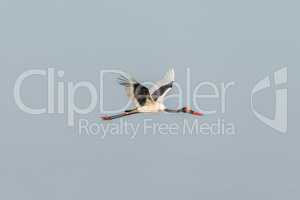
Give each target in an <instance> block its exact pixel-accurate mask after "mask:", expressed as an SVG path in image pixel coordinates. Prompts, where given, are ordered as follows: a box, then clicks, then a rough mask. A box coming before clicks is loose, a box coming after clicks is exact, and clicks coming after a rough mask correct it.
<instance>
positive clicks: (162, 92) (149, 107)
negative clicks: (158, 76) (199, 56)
mask: <svg viewBox="0 0 300 200" xmlns="http://www.w3.org/2000/svg"><path fill="white" fill-rule="evenodd" d="M174 81H175V73H174V70H173V69H171V70H169V71H168V72H167V74H166V75H165V76H164V78H163V79H162V80H160V81H158V82H157V83H156V84H155V85H154V86H153V87H152V88H150V90H149V89H148V88H147V87H145V86H143V85H142V84H140V83H139V82H137V81H136V80H135V79H134V78H132V77H131V76H130V75H128V74H125V75H121V76H120V78H119V84H120V85H123V86H124V87H125V90H126V93H127V96H128V97H129V99H130V100H132V101H133V102H134V104H135V108H133V109H131V110H126V111H125V112H124V113H121V114H119V115H114V116H105V117H102V119H104V120H111V119H115V118H119V117H123V116H127V115H132V114H137V113H154V112H163V111H165V112H171V113H179V112H184V113H190V114H194V115H202V113H199V112H194V111H192V110H191V109H189V108H187V107H184V108H182V109H178V110H171V109H167V108H166V107H165V106H164V104H163V101H164V97H165V96H166V95H167V93H168V92H169V91H170V90H171V89H172V87H173V82H174Z"/></svg>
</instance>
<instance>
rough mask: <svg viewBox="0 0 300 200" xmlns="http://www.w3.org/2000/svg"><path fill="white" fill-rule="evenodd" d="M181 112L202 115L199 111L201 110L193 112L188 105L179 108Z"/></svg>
mask: <svg viewBox="0 0 300 200" xmlns="http://www.w3.org/2000/svg"><path fill="white" fill-rule="evenodd" d="M181 112H183V113H189V114H192V115H197V116H201V115H203V113H201V112H195V111H193V110H192V109H191V108H190V107H183V108H182V109H181Z"/></svg>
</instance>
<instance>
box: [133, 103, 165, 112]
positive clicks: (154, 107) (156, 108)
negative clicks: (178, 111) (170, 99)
mask: <svg viewBox="0 0 300 200" xmlns="http://www.w3.org/2000/svg"><path fill="white" fill-rule="evenodd" d="M165 108H166V107H165V106H164V105H163V104H162V103H160V102H157V101H153V102H149V103H146V104H145V105H144V106H140V107H137V111H139V112H145V113H149V112H163V111H164V110H165Z"/></svg>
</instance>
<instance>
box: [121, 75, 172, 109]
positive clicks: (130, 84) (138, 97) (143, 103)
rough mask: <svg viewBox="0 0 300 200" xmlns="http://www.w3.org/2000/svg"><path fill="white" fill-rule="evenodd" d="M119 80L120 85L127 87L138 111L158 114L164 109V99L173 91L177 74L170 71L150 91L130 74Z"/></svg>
mask: <svg viewBox="0 0 300 200" xmlns="http://www.w3.org/2000/svg"><path fill="white" fill-rule="evenodd" d="M118 80H119V84H121V85H123V86H125V90H126V92H127V95H128V97H129V98H130V99H131V100H132V101H133V102H134V103H135V105H136V107H137V109H139V110H143V112H147V111H148V112H155V111H156V112H158V111H160V110H162V109H163V108H164V105H163V104H162V103H163V99H164V97H165V96H166V94H167V93H168V92H169V91H170V90H171V89H172V86H173V82H174V81H175V74H174V70H173V69H171V70H169V71H168V72H167V74H166V75H165V76H164V78H163V79H162V80H160V81H158V82H157V83H156V84H154V86H153V87H152V88H151V89H150V90H149V89H148V88H147V87H146V86H144V85H142V84H141V83H139V82H137V81H136V80H135V79H134V78H132V77H131V76H130V75H128V74H127V75H121V76H120V77H119V79H118Z"/></svg>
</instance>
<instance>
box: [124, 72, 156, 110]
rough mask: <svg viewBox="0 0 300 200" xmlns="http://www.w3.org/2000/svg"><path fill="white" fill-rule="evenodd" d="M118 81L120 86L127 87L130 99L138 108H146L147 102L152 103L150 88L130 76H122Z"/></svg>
mask: <svg viewBox="0 0 300 200" xmlns="http://www.w3.org/2000/svg"><path fill="white" fill-rule="evenodd" d="M118 81H119V84H120V85H123V86H124V87H125V90H126V93H127V96H128V97H129V99H130V100H132V101H133V102H134V103H135V104H136V105H137V106H138V105H139V106H144V105H145V104H146V103H147V101H152V99H151V96H150V92H149V90H148V88H147V87H145V86H143V85H142V84H140V83H139V82H137V81H136V80H135V79H134V78H132V77H131V76H130V75H129V74H126V75H120V77H119V78H118Z"/></svg>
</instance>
